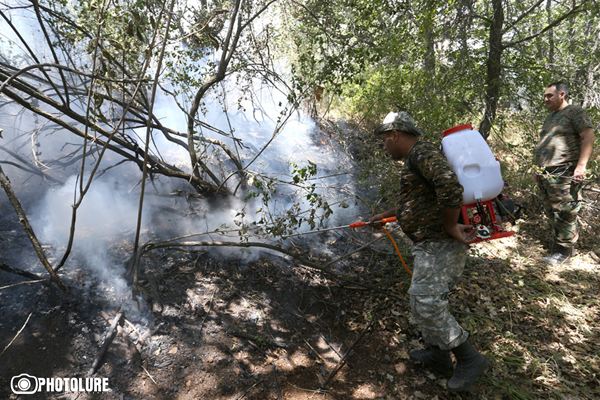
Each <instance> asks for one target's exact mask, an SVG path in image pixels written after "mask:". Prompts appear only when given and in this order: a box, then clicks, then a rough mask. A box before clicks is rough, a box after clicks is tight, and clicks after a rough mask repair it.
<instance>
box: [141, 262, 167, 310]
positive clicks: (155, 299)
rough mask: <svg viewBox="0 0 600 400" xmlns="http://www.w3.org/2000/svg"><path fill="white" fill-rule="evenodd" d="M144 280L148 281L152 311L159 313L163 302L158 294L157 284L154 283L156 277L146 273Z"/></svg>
mask: <svg viewBox="0 0 600 400" xmlns="http://www.w3.org/2000/svg"><path fill="white" fill-rule="evenodd" d="M145 275H146V279H147V280H148V285H149V287H148V289H149V294H150V298H151V300H152V311H153V312H157V313H161V312H162V310H163V302H162V299H161V298H160V292H159V289H158V283H157V282H156V277H155V276H154V274H153V273H152V272H150V271H148V272H146V274H145Z"/></svg>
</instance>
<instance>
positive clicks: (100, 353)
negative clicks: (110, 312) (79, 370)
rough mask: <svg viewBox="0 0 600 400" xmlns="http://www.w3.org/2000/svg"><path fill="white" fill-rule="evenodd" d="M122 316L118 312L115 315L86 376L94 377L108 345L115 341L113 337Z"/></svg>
mask: <svg viewBox="0 0 600 400" xmlns="http://www.w3.org/2000/svg"><path fill="white" fill-rule="evenodd" d="M122 316H123V313H122V312H119V313H118V314H117V316H116V317H115V318H114V320H113V323H112V325H111V326H110V328H109V329H108V332H107V334H106V338H105V339H104V342H103V343H102V346H100V350H98V354H96V357H95V358H94V361H93V362H92V367H91V368H90V370H89V371H88V376H92V375H94V373H95V372H96V370H97V369H98V366H99V365H100V361H101V360H102V358H103V357H104V354H105V353H106V350H108V346H110V344H111V343H112V342H113V340H114V339H115V336H116V333H117V325H118V324H119V321H120V320H121V317H122Z"/></svg>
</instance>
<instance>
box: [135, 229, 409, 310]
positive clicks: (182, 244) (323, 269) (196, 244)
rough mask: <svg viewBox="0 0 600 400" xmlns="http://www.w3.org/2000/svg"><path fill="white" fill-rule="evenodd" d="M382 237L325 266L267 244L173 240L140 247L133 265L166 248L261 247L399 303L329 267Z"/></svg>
mask: <svg viewBox="0 0 600 400" xmlns="http://www.w3.org/2000/svg"><path fill="white" fill-rule="evenodd" d="M383 237H384V236H382V237H380V238H377V239H375V240H373V241H371V242H370V243H368V244H366V245H365V246H362V247H361V248H359V249H357V250H354V251H352V252H350V253H347V254H344V255H342V256H340V257H338V258H336V259H335V260H332V261H329V262H328V263H326V264H325V265H323V263H318V262H313V261H310V260H307V259H305V258H303V257H300V256H299V255H298V253H297V251H291V250H288V249H284V248H282V247H279V246H276V245H272V244H268V243H260V242H218V241H215V242H176V241H174V239H172V240H170V241H166V242H159V243H146V244H145V245H143V246H141V247H140V249H139V250H138V251H137V252H136V253H135V257H134V262H133V265H134V266H136V265H138V264H139V261H140V259H141V257H142V255H143V254H145V253H147V252H149V251H151V250H154V249H161V248H167V247H210V246H221V247H222V246H227V247H262V248H266V249H270V250H275V251H278V252H280V253H283V254H286V255H288V256H290V257H292V258H293V259H294V260H296V261H297V262H299V263H300V264H302V265H304V266H306V267H308V268H312V269H316V270H318V271H321V272H322V273H324V274H325V275H327V276H329V277H332V278H335V279H337V280H342V281H344V283H346V284H352V285H355V286H362V287H364V288H365V289H367V290H371V291H374V292H377V293H382V294H385V295H386V296H388V297H393V298H395V299H398V300H401V301H406V300H405V299H404V298H403V297H401V296H399V295H397V294H395V293H392V292H390V291H389V290H384V289H380V288H378V287H375V286H371V285H367V284H364V283H362V282H357V281H354V280H353V278H354V277H353V276H352V275H345V274H339V273H336V272H334V271H333V270H331V269H330V268H329V267H330V266H331V265H333V264H335V263H336V262H338V261H341V260H343V259H345V258H347V257H349V256H350V255H351V254H353V253H355V252H357V251H360V250H362V249H365V248H367V247H369V246H370V245H371V244H373V243H375V242H376V241H377V240H380V239H381V238H383ZM132 271H133V285H132V290H133V291H134V294H137V292H136V291H137V289H138V287H137V274H138V271H137V269H136V268H135V267H134V268H133V269H132Z"/></svg>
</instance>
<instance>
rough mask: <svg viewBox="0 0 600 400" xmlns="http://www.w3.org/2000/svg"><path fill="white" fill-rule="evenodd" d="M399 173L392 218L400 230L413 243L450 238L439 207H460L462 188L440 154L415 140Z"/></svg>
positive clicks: (435, 149) (434, 148) (426, 144)
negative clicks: (394, 216) (395, 206)
mask: <svg viewBox="0 0 600 400" xmlns="http://www.w3.org/2000/svg"><path fill="white" fill-rule="evenodd" d="M402 172H403V173H402V178H401V180H400V189H401V190H400V199H399V200H400V202H399V204H398V208H397V210H396V218H397V220H398V223H399V224H400V227H401V228H402V230H403V231H404V233H405V234H406V235H407V236H408V237H409V238H410V239H411V240H412V241H413V242H414V243H419V242H422V241H425V240H428V241H434V242H435V241H441V240H445V239H448V238H450V237H451V236H450V235H449V234H448V232H446V229H445V228H444V220H443V216H442V209H443V208H460V207H461V206H462V201H463V191H464V189H463V187H462V185H461V184H460V183H459V182H458V178H457V177H456V174H455V173H454V171H453V170H452V168H451V167H450V165H449V164H448V160H446V157H445V156H444V154H443V153H442V152H441V151H440V150H439V149H438V148H437V147H436V146H434V145H433V144H431V143H428V142H421V141H419V142H417V143H416V144H415V145H414V146H413V148H412V149H411V151H410V153H409V155H408V157H407V158H406V166H405V168H404V170H403V171H402Z"/></svg>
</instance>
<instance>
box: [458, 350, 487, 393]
mask: <svg viewBox="0 0 600 400" xmlns="http://www.w3.org/2000/svg"><path fill="white" fill-rule="evenodd" d="M452 352H453V353H454V355H455V356H456V369H455V370H454V375H453V376H452V378H450V380H449V381H448V390H449V391H450V392H461V391H463V390H467V389H468V388H470V387H471V386H473V384H474V383H475V381H477V378H479V376H480V375H481V374H482V373H483V371H484V370H485V369H486V368H487V367H488V365H489V362H488V360H486V359H485V357H484V356H482V355H481V354H480V353H479V352H478V351H477V350H475V349H474V348H473V346H471V343H469V342H468V341H466V342H464V343H463V344H461V345H460V346H458V347H455V348H454V349H452Z"/></svg>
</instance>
